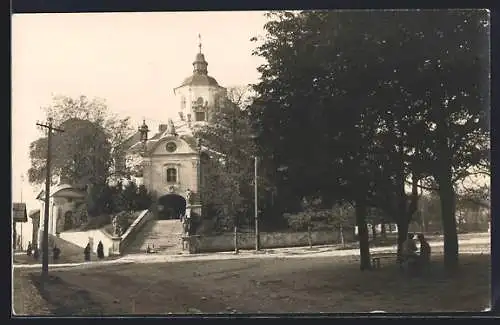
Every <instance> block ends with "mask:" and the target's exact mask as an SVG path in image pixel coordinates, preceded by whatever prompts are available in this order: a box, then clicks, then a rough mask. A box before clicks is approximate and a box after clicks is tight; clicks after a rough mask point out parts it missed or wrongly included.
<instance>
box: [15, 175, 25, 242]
mask: <svg viewBox="0 0 500 325" xmlns="http://www.w3.org/2000/svg"><path fill="white" fill-rule="evenodd" d="M23 186H24V175H23V174H21V203H23ZM16 240H17V238H16ZM19 241H20V244H19V246H20V247H19V249H20V250H23V223H22V222H21V238H20V240H19Z"/></svg>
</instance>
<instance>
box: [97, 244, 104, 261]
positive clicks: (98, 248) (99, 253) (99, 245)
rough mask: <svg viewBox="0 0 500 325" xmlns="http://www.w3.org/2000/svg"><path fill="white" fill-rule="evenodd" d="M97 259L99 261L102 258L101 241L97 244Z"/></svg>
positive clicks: (102, 247) (102, 246) (102, 248)
mask: <svg viewBox="0 0 500 325" xmlns="http://www.w3.org/2000/svg"><path fill="white" fill-rule="evenodd" d="M97 257H98V258H99V259H101V260H102V259H103V258H104V245H103V244H102V241H99V244H97Z"/></svg>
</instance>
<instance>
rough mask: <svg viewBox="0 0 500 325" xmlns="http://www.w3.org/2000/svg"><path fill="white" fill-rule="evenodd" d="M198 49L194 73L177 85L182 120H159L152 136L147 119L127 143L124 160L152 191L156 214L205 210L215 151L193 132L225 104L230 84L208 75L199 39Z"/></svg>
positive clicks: (169, 216) (167, 216)
mask: <svg viewBox="0 0 500 325" xmlns="http://www.w3.org/2000/svg"><path fill="white" fill-rule="evenodd" d="M199 48H200V50H199V52H198V53H197V54H196V56H195V60H194V62H193V74H192V75H191V76H189V77H187V78H185V79H184V80H183V81H182V82H181V83H180V85H179V86H178V87H176V88H175V89H174V90H173V91H174V95H175V96H176V98H177V102H178V105H179V106H178V107H179V109H178V116H179V117H178V119H176V120H173V119H169V120H168V122H167V123H166V124H160V126H159V128H158V131H157V132H156V134H154V135H152V136H151V137H149V136H148V133H149V131H150V130H149V128H148V126H147V125H146V123H145V121H144V122H143V124H142V125H141V126H140V127H139V129H138V131H137V132H136V133H135V134H134V135H132V136H131V137H130V138H129V139H128V140H127V141H126V143H125V145H126V150H125V152H126V155H125V162H124V163H123V164H124V165H125V166H126V167H127V168H128V169H129V170H133V171H135V173H134V174H135V175H134V176H135V180H136V182H137V183H138V184H142V185H144V186H145V187H146V188H147V190H148V191H149V192H150V193H152V195H153V198H154V204H153V207H152V209H153V211H154V212H155V214H156V216H157V218H158V219H176V218H180V217H182V216H188V217H190V216H191V215H197V216H201V215H202V207H203V195H202V193H203V186H204V179H205V174H206V172H207V171H208V170H209V169H210V160H211V157H213V155H214V154H217V153H214V152H210V150H209V149H208V148H206V147H205V146H203V145H202V143H201V141H200V140H199V139H196V138H195V137H194V135H193V134H194V131H195V130H196V128H199V127H202V126H205V125H207V123H210V120H211V117H212V115H213V114H214V113H215V112H216V111H218V110H222V109H223V108H224V107H225V106H226V105H227V96H226V89H225V88H224V87H222V86H220V85H219V84H218V82H217V81H216V80H215V78H213V77H211V76H209V75H208V69H207V66H208V63H207V61H206V60H205V56H204V54H203V53H202V52H201V44H200V45H199Z"/></svg>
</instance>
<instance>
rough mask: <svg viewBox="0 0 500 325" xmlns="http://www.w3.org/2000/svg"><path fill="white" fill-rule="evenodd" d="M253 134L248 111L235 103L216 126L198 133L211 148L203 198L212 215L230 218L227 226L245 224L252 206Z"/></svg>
mask: <svg viewBox="0 0 500 325" xmlns="http://www.w3.org/2000/svg"><path fill="white" fill-rule="evenodd" d="M251 134H252V130H251V125H250V123H249V118H248V112H247V111H246V110H244V109H241V108H239V107H238V106H237V105H236V103H233V102H228V105H227V106H226V108H225V110H224V111H219V112H216V113H215V114H214V115H213V116H212V123H210V124H208V125H206V126H204V127H202V128H200V129H198V130H197V131H196V132H195V136H196V137H197V138H200V139H202V143H203V144H204V145H205V146H206V147H207V148H208V149H209V151H208V153H207V154H206V155H205V156H204V157H205V161H206V162H207V163H210V164H211V168H210V172H209V173H208V171H207V173H208V175H205V177H206V180H207V181H206V183H205V187H204V192H205V193H204V194H203V198H204V201H205V202H206V203H207V205H208V206H209V210H211V211H212V213H214V214H216V215H218V216H219V218H226V219H227V218H229V219H230V220H226V221H225V222H223V223H226V226H232V225H237V224H238V223H242V222H244V221H245V219H246V217H248V214H249V212H250V209H251V206H252V205H251V201H250V200H251V199H250V198H251V197H252V196H251V193H253V192H252V190H251V188H252V184H251V182H252V180H253V177H252V175H253V156H252V155H253V154H254V153H255V149H254V146H253V143H252V138H251ZM238 217H239V218H238ZM237 218H238V220H237ZM227 221H230V222H229V223H228V222H227Z"/></svg>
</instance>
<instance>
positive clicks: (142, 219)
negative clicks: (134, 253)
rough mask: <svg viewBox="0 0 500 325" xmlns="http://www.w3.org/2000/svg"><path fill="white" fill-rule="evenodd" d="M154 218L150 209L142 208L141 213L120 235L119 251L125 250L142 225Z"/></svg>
mask: <svg viewBox="0 0 500 325" xmlns="http://www.w3.org/2000/svg"><path fill="white" fill-rule="evenodd" d="M152 219H154V214H153V213H152V212H151V210H144V211H143V212H141V214H140V215H139V216H138V217H137V218H136V219H135V220H134V222H133V223H132V224H131V225H130V227H129V228H128V229H127V231H126V232H125V233H124V234H123V235H122V236H121V241H120V252H125V251H126V249H127V248H128V247H129V245H130V244H131V243H132V242H133V241H134V240H135V238H136V236H137V234H138V233H139V232H140V231H141V230H142V228H143V227H144V225H145V224H146V223H147V222H148V221H150V220H152Z"/></svg>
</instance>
